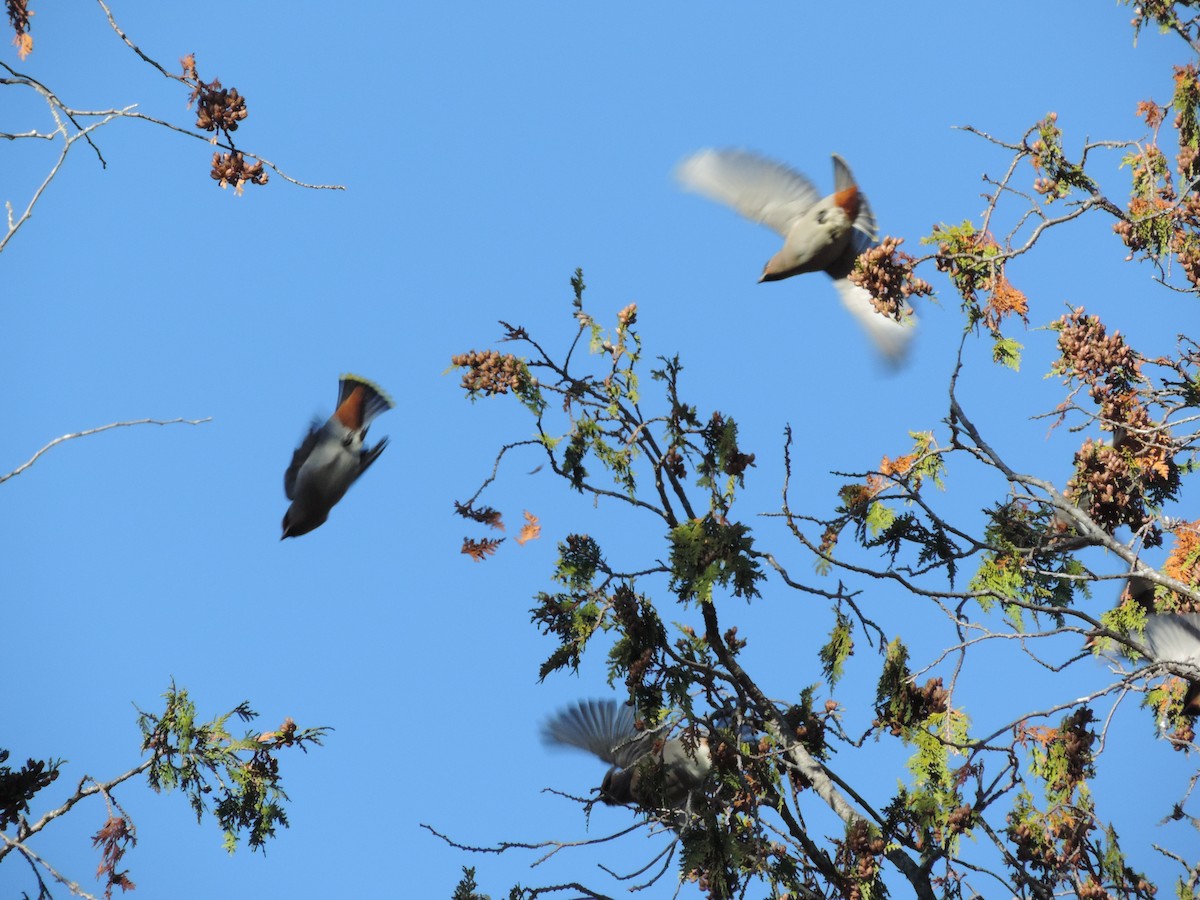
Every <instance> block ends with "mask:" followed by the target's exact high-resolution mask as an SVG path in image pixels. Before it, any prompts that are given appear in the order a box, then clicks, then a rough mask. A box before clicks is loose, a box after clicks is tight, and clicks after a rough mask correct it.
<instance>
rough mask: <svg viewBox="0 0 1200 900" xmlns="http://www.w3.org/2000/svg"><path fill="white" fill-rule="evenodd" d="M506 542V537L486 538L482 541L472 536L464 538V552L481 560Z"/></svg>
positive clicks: (477, 560) (472, 557) (474, 558)
mask: <svg viewBox="0 0 1200 900" xmlns="http://www.w3.org/2000/svg"><path fill="white" fill-rule="evenodd" d="M503 542H504V538H498V539H496V540H494V541H493V540H489V539H488V538H484V539H483V540H482V541H473V540H471V539H470V538H463V545H462V552H463V553H465V554H467V556H469V557H471V559H473V560H475V562H481V561H483V560H485V559H487V558H488V557H489V556H491V555H492V554H493V553H495V552H496V548H497V547H499V546H500V545H501V544H502V543H503Z"/></svg>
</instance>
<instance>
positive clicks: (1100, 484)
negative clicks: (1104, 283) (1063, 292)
mask: <svg viewBox="0 0 1200 900" xmlns="http://www.w3.org/2000/svg"><path fill="white" fill-rule="evenodd" d="M1056 328H1057V329H1058V349H1059V352H1060V353H1061V354H1062V356H1061V358H1060V359H1059V360H1058V361H1057V362H1056V363H1055V371H1057V372H1059V373H1062V374H1066V375H1067V376H1068V377H1069V378H1078V379H1079V380H1080V381H1082V382H1083V383H1084V384H1086V385H1087V386H1088V394H1089V396H1090V397H1091V398H1092V400H1093V401H1095V403H1096V404H1097V405H1098V406H1099V407H1100V418H1101V419H1102V420H1103V421H1104V422H1105V423H1106V424H1105V426H1104V427H1106V428H1111V429H1112V431H1113V442H1112V445H1111V446H1110V445H1108V444H1102V443H1098V442H1094V441H1092V439H1091V438H1088V439H1087V440H1086V441H1084V444H1083V446H1082V447H1081V448H1080V449H1079V452H1078V453H1076V454H1075V474H1074V475H1073V476H1072V478H1071V481H1070V483H1069V484H1068V486H1067V493H1068V496H1069V497H1070V498H1071V499H1072V500H1073V501H1074V502H1076V503H1078V504H1080V505H1081V506H1082V507H1084V508H1085V509H1087V511H1088V514H1089V515H1090V516H1091V517H1092V518H1093V519H1095V520H1096V522H1097V523H1098V524H1099V525H1100V526H1101V527H1103V528H1104V529H1106V530H1107V531H1110V532H1111V531H1113V530H1115V529H1116V528H1117V527H1118V526H1120V525H1128V526H1129V527H1131V528H1133V529H1134V530H1138V529H1141V528H1143V527H1145V526H1147V525H1149V524H1150V522H1151V516H1150V514H1149V513H1148V512H1147V510H1146V505H1145V501H1146V499H1147V498H1149V499H1150V500H1151V501H1152V502H1155V503H1157V502H1158V501H1160V500H1162V499H1164V498H1166V497H1168V496H1170V495H1171V494H1172V493H1173V492H1174V490H1175V487H1176V486H1177V485H1178V481H1179V473H1178V468H1177V466H1176V465H1175V462H1174V456H1175V451H1176V449H1177V448H1176V446H1175V443H1174V441H1173V439H1172V438H1171V435H1170V432H1169V431H1168V430H1167V429H1166V428H1164V427H1162V426H1159V425H1157V424H1155V423H1154V422H1153V421H1152V420H1151V418H1150V414H1149V412H1148V411H1147V410H1146V407H1145V406H1144V405H1143V404H1142V402H1141V400H1140V398H1139V397H1138V393H1137V390H1136V385H1137V383H1138V382H1139V381H1141V380H1142V375H1141V358H1140V357H1139V356H1138V354H1137V353H1136V352H1135V351H1134V350H1133V349H1132V348H1131V347H1130V346H1129V345H1128V344H1127V343H1125V339H1124V338H1123V337H1121V335H1120V333H1119V332H1114V333H1113V334H1111V335H1109V334H1108V333H1107V331H1106V330H1105V328H1104V325H1103V324H1102V323H1101V322H1100V320H1099V319H1098V318H1097V317H1096V316H1085V315H1084V312H1083V309H1082V308H1078V309H1075V310H1073V311H1072V312H1071V314H1070V315H1067V316H1063V317H1062V318H1061V319H1059V321H1058V323H1057V325H1056ZM1161 541H1162V536H1161V533H1160V532H1159V531H1158V529H1157V528H1154V529H1152V530H1151V531H1150V532H1148V534H1147V544H1148V545H1150V546H1155V545H1157V544H1159V543H1161Z"/></svg>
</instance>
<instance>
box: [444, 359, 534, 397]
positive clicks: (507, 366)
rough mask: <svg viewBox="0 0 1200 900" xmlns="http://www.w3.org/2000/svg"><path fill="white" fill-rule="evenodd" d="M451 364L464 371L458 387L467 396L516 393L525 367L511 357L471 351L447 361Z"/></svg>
mask: <svg viewBox="0 0 1200 900" xmlns="http://www.w3.org/2000/svg"><path fill="white" fill-rule="evenodd" d="M450 362H451V364H453V365H455V366H458V367H460V368H465V369H466V370H467V371H465V372H463V376H462V386H463V389H464V390H466V392H467V393H468V394H470V395H471V396H475V395H476V394H483V395H484V396H491V395H492V394H507V393H508V392H509V391H510V390H511V391H516V390H519V389H520V388H521V386H522V384H523V383H524V380H525V378H526V374H525V366H524V365H523V364H522V363H521V361H520V360H519V359H517V358H516V357H515V356H513V355H512V354H511V353H500V352H498V351H496V350H471V351H469V352H467V353H458V354H455V355H454V356H452V357H450Z"/></svg>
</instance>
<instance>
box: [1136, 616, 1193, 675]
mask: <svg viewBox="0 0 1200 900" xmlns="http://www.w3.org/2000/svg"><path fill="white" fill-rule="evenodd" d="M1146 649H1148V650H1149V651H1150V652H1151V653H1152V654H1153V655H1154V659H1155V660H1157V661H1159V662H1190V663H1197V664H1200V613H1158V614H1155V615H1149V616H1146Z"/></svg>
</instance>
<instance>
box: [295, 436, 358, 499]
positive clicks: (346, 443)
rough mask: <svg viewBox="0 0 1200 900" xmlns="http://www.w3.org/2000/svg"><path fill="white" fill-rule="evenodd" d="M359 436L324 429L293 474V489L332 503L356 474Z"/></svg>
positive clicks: (344, 490)
mask: <svg viewBox="0 0 1200 900" xmlns="http://www.w3.org/2000/svg"><path fill="white" fill-rule="evenodd" d="M361 454H362V437H361V435H360V434H358V433H357V432H349V431H347V432H345V433H343V434H335V433H332V432H330V431H326V432H325V434H323V435H322V436H321V440H320V441H318V443H317V445H316V446H315V447H314V448H313V451H312V453H310V454H309V456H308V459H306V460H305V461H304V465H303V466H301V467H300V471H299V472H298V473H297V475H296V492H297V494H303V495H306V496H308V497H311V498H313V499H318V500H319V501H321V502H323V503H325V504H328V505H333V504H334V503H336V502H337V501H338V500H340V499H342V496H343V495H344V494H345V493H346V491H347V490H348V489H349V487H350V485H351V483H353V481H354V479H355V478H356V477H357V475H358V471H359V457H360V456H361Z"/></svg>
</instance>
